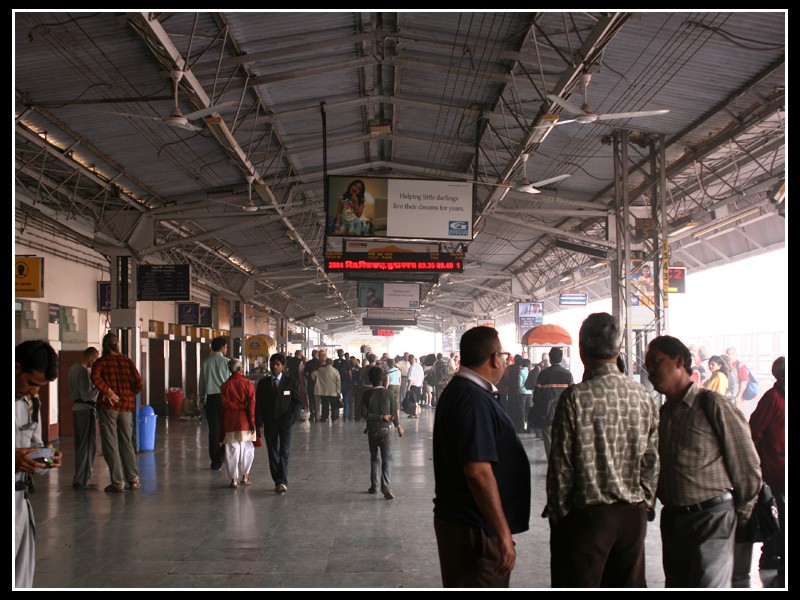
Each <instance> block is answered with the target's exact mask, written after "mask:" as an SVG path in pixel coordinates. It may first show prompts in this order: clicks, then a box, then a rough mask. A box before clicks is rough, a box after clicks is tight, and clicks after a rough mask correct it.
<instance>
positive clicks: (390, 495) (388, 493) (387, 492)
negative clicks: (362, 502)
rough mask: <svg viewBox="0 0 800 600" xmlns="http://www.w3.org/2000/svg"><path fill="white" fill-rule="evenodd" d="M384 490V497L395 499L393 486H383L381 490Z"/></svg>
mask: <svg viewBox="0 0 800 600" xmlns="http://www.w3.org/2000/svg"><path fill="white" fill-rule="evenodd" d="M381 491H382V492H383V497H384V498H386V499H387V500H394V494H393V493H392V488H383V489H382V490H381Z"/></svg>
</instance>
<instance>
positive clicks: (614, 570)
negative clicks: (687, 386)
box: [540, 313, 658, 588]
mask: <svg viewBox="0 0 800 600" xmlns="http://www.w3.org/2000/svg"><path fill="white" fill-rule="evenodd" d="M621 341H622V333H621V332H620V330H619V325H618V324H617V321H616V319H614V317H612V316H611V315H609V314H607V313H594V314H591V315H589V316H588V317H587V318H586V320H585V321H584V322H583V325H582V326H581V329H580V342H579V348H580V356H581V361H583V364H584V366H585V369H586V371H585V373H586V374H585V375H584V378H583V381H582V382H580V383H578V384H576V385H572V386H570V387H568V388H567V389H566V390H565V391H564V392H563V393H562V394H561V398H560V399H559V400H558V404H557V405H556V407H555V414H554V417H553V424H552V446H551V447H550V454H549V461H548V465H547V507H546V509H545V514H546V516H547V517H548V518H549V520H550V573H551V580H552V585H553V587H554V588H565V587H581V588H596V587H617V588H629V587H638V588H643V587H647V582H646V580H645V560H644V539H645V534H646V533H647V520H648V516H650V515H652V517H653V518H654V517H655V512H654V506H655V499H656V498H655V495H656V486H657V485H658V410H657V408H656V405H655V403H654V402H653V399H652V398H651V397H650V394H648V392H647V390H646V389H645V388H644V386H642V385H641V384H639V383H637V382H636V381H634V380H633V379H630V378H628V377H626V376H625V375H624V374H623V373H621V372H620V371H619V368H618V367H617V357H618V356H619V348H620V344H621ZM557 358H558V356H557V355H556V356H553V353H552V351H551V355H550V360H552V361H553V364H557V363H558V362H560V361H558V360H556V359H557ZM546 372H547V371H546V370H545V371H544V372H543V373H542V375H544V374H545V373H546ZM540 380H541V377H540Z"/></svg>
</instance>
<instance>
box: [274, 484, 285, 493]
mask: <svg viewBox="0 0 800 600" xmlns="http://www.w3.org/2000/svg"><path fill="white" fill-rule="evenodd" d="M286 491H287V487H286V484H283V483H279V484H278V485H276V486H275V493H276V494H285V493H286Z"/></svg>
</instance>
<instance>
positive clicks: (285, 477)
mask: <svg viewBox="0 0 800 600" xmlns="http://www.w3.org/2000/svg"><path fill="white" fill-rule="evenodd" d="M264 429H265V431H264V437H265V438H266V442H267V457H268V458H269V474H270V476H271V477H272V481H274V482H275V485H280V484H281V483H282V484H284V485H288V484H289V450H290V449H291V447H292V428H291V427H287V428H286V429H279V428H278V426H277V425H276V424H274V423H273V424H270V423H265V426H264Z"/></svg>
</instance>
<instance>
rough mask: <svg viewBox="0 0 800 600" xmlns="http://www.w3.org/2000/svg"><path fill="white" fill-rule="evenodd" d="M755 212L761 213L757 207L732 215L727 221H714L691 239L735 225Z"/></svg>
mask: <svg viewBox="0 0 800 600" xmlns="http://www.w3.org/2000/svg"><path fill="white" fill-rule="evenodd" d="M757 212H761V209H760V208H759V207H758V206H754V207H753V208H751V209H750V210H746V211H744V212H741V213H739V214H738V215H733V216H732V217H728V218H727V219H723V220H722V221H716V222H714V223H711V224H710V225H709V226H708V227H704V228H703V229H701V230H700V231H695V232H694V233H693V234H692V237H693V238H694V239H697V238H701V237H703V236H704V235H705V234H707V233H711V232H712V231H715V230H717V229H719V228H720V227H725V226H726V225H729V224H731V223H735V222H736V221H739V220H741V219H744V218H745V217H749V216H750V215H753V214H755V213H757Z"/></svg>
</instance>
